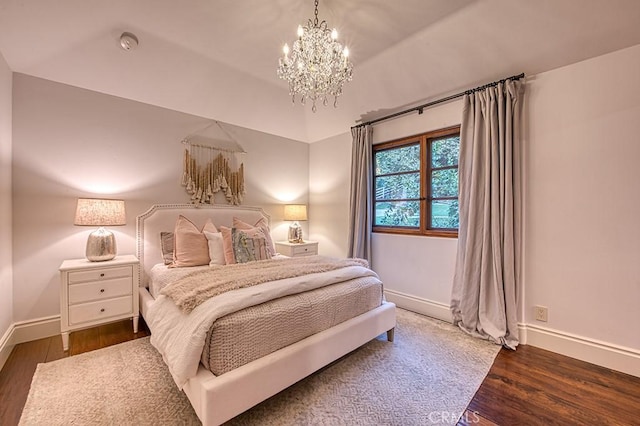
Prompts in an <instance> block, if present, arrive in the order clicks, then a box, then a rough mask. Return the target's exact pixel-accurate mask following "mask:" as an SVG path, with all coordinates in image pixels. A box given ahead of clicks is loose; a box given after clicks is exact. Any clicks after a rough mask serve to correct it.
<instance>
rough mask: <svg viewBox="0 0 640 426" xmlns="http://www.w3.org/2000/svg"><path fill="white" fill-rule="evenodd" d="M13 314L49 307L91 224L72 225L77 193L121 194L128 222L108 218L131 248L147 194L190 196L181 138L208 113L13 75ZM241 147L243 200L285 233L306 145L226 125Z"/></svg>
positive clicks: (278, 233)
mask: <svg viewBox="0 0 640 426" xmlns="http://www.w3.org/2000/svg"><path fill="white" fill-rule="evenodd" d="M13 101H14V110H13V141H14V143H13V237H14V244H13V255H14V262H13V273H14V282H15V283H17V284H16V285H15V286H14V289H13V292H14V295H13V297H14V308H13V309H14V317H15V318H14V320H15V321H22V320H31V319H35V318H40V317H47V316H51V315H57V314H58V313H59V312H60V309H59V295H58V288H59V279H58V267H59V266H60V263H61V262H62V261H63V260H64V259H68V258H81V257H84V249H85V244H86V239H87V236H88V234H89V233H90V232H91V229H89V228H86V227H75V226H73V216H74V212H75V203H76V199H77V198H78V197H81V196H98V197H99V196H101V195H102V196H105V197H112V198H116V197H117V198H122V199H124V200H125V202H126V209H127V225H126V226H124V227H113V228H112V230H113V231H114V232H115V234H116V239H117V242H118V252H119V253H121V254H125V253H135V241H134V234H135V217H136V216H137V215H138V214H140V213H142V212H144V211H145V210H147V209H148V208H149V207H150V206H151V205H152V204H154V203H163V202H164V203H175V202H188V200H189V198H188V196H187V194H186V192H185V191H184V188H183V187H182V186H180V183H179V182H180V178H181V176H182V149H183V146H182V144H181V143H180V141H181V140H182V139H183V138H184V137H185V136H187V135H190V134H193V133H196V132H198V131H200V130H201V129H203V128H205V127H206V126H207V125H208V124H210V121H209V120H207V119H204V118H201V117H196V116H193V115H188V114H184V113H179V112H176V111H170V110H167V109H163V108H159V107H154V106H150V105H147V104H143V103H139V102H135V101H130V100H125V99H122V98H117V97H114V96H109V95H104V94H100V93H97V92H92V91H89V90H85V89H79V88H75V87H71V86H67V85H64V84H60V83H54V82H51V81H47V80H42V79H38V78H35V77H29V76H25V75H21V74H15V75H14V86H13ZM225 128H226V129H228V131H229V133H230V134H231V135H232V136H233V137H234V138H235V139H236V140H237V141H238V142H239V143H240V145H241V146H242V147H243V148H244V150H245V151H246V152H247V154H246V157H245V180H246V188H247V195H246V197H245V202H244V204H245V205H259V206H262V207H264V208H265V209H266V210H267V212H268V213H270V214H271V218H272V228H273V233H274V238H275V239H284V238H286V230H287V225H286V224H283V223H282V206H281V205H282V203H283V202H285V201H295V202H304V203H306V202H307V200H308V194H307V192H308V169H309V146H308V145H307V144H305V143H302V142H298V141H294V140H290V139H285V138H282V137H276V136H273V135H269V134H265V133H261V132H257V131H253V130H249V129H244V128H239V127H234V126H230V125H227V126H226V127H225Z"/></svg>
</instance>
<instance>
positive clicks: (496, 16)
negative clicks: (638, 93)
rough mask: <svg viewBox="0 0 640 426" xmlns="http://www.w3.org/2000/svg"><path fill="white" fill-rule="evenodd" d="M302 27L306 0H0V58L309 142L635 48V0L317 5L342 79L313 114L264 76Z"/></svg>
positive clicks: (639, 29) (345, 0) (638, 15)
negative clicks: (133, 41) (339, 89)
mask: <svg viewBox="0 0 640 426" xmlns="http://www.w3.org/2000/svg"><path fill="white" fill-rule="evenodd" d="M312 16H313V1H312V0H270V1H266V0H180V1H176V0H134V1H132V0H102V1H99V0H56V1H51V0H0V52H1V53H2V55H3V56H4V58H5V59H6V61H7V63H8V64H9V67H10V68H11V69H12V70H13V71H15V72H20V73H24V74H28V75H33V76H36V77H41V78H45V79H49V80H53V81H57V82H61V83H66V84H70V85H73V86H78V87H82V88H86V89H90V90H95V91H98V92H103V93H107V94H111V95H116V96H120V97H123V98H128V99H133V100H136V101H141V102H146V103H149V104H152V105H157V106H161V107H165V108H170V109H173V110H177V111H183V112H187V113H191V114H195V115H199V116H203V117H208V118H213V119H217V120H220V121H224V122H227V123H232V124H235V125H239V126H243V127H248V128H252V129H256V130H260V131H263V132H267V133H272V134H276V135H280V136H284V137H288V138H292V139H296V140H301V141H305V142H314V141H317V140H321V139H324V138H327V137H330V136H333V135H336V134H340V133H344V132H346V131H348V130H349V127H350V126H352V125H353V124H355V123H356V120H360V119H361V118H362V117H364V118H366V119H372V118H375V117H378V116H380V115H383V114H385V113H388V112H390V111H393V110H397V109H399V108H402V107H405V106H407V105H411V104H416V103H418V102H424V101H428V100H432V99H435V98H439V97H441V96H444V95H447V94H451V93H454V92H457V91H460V90H463V89H467V88H471V87H475V86H478V85H481V84H484V83H486V82H490V81H493V80H496V79H500V78H503V77H507V76H510V75H514V74H519V73H520V72H524V73H526V74H527V75H533V74H537V73H540V72H543V71H547V70H550V69H554V68H557V67H561V66H564V65H568V64H571V63H575V62H578V61H580V60H583V59H587V58H590V57H594V56H599V55H601V54H604V53H608V52H611V51H614V50H619V49H622V48H625V47H629V46H633V45H636V44H639V43H640V1H639V0H321V1H320V7H319V17H320V19H321V20H322V19H324V20H326V21H327V22H328V24H329V25H330V26H331V27H336V28H337V29H338V31H339V33H340V40H341V41H342V42H343V43H344V44H346V45H348V46H349V49H350V51H351V54H352V55H351V57H352V60H353V62H354V67H355V70H354V80H353V81H352V82H350V83H348V84H347V85H346V86H345V88H344V95H343V96H342V97H341V99H340V101H339V105H338V108H337V109H334V108H333V107H326V108H325V107H319V111H318V112H317V113H315V114H313V113H311V111H310V107H309V106H307V107H306V108H303V107H302V106H300V105H295V106H292V105H291V102H290V98H289V96H288V90H287V86H286V84H285V83H284V82H282V81H280V80H278V78H277V76H276V72H275V68H276V66H277V60H278V57H279V56H280V52H281V46H282V45H283V44H284V43H285V42H289V43H290V42H291V41H292V40H293V38H294V37H295V31H296V28H297V25H298V24H299V23H303V24H304V23H306V21H307V19H309V18H312ZM123 31H130V32H133V33H135V34H136V35H137V37H138V38H139V40H140V45H139V47H138V48H137V49H136V50H134V51H131V52H125V51H124V50H122V49H120V48H119V41H118V40H119V37H120V34H121V33H122V32H123Z"/></svg>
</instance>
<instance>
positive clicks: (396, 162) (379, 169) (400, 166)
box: [375, 145, 420, 176]
mask: <svg viewBox="0 0 640 426" xmlns="http://www.w3.org/2000/svg"><path fill="white" fill-rule="evenodd" d="M375 161H376V164H375V165H376V176H378V175H386V174H387V173H398V172H408V171H413V170H420V145H411V146H405V147H402V148H392V149H386V150H384V151H378V152H376V160H375Z"/></svg>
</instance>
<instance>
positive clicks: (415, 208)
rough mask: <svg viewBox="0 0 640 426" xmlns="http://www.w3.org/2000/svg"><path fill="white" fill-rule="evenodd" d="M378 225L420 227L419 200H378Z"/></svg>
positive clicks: (376, 219)
mask: <svg viewBox="0 0 640 426" xmlns="http://www.w3.org/2000/svg"><path fill="white" fill-rule="evenodd" d="M375 204H376V217H375V221H374V224H375V225H377V226H401V227H407V228H418V227H420V202H419V201H393V202H390V201H382V202H376V203H375Z"/></svg>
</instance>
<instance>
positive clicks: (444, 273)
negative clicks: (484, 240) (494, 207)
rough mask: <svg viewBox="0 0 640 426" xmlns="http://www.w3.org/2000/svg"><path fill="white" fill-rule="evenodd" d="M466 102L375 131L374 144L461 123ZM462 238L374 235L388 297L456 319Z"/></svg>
mask: <svg viewBox="0 0 640 426" xmlns="http://www.w3.org/2000/svg"><path fill="white" fill-rule="evenodd" d="M461 108H462V102H461V101H459V100H458V101H454V102H450V103H447V104H443V105H439V106H437V107H434V108H431V109H428V110H425V112H424V113H423V114H411V115H407V116H405V117H404V118H401V119H397V120H390V121H387V122H383V123H381V124H378V125H376V126H375V127H374V130H373V143H374V144H376V143H380V142H386V141H389V140H394V139H398V138H403V137H407V136H411V135H415V134H419V133H425V132H429V131H432V130H437V129H443V128H446V127H451V126H455V125H458V124H460V118H461ZM457 247H458V239H457V238H435V237H422V236H413V235H392V234H381V233H380V234H378V233H374V234H373V238H372V251H373V261H372V264H373V266H374V268H375V270H376V271H377V272H378V274H379V275H380V277H381V278H382V281H383V282H384V283H385V290H387V292H389V293H391V294H389V296H388V298H389V299H390V300H392V301H395V302H397V303H399V304H400V305H402V306H407V307H411V308H412V309H414V310H417V311H419V312H422V313H425V314H428V315H432V316H435V317H436V318H440V319H443V320H449V321H450V320H451V315H450V313H449V302H450V300H451V282H452V280H453V272H454V267H455V259H456V250H457Z"/></svg>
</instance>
